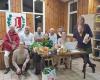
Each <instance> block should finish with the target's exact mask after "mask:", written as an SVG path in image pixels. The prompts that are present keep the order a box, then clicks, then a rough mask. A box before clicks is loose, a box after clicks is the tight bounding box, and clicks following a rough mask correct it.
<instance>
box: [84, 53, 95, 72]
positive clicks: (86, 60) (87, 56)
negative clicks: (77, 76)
mask: <svg viewBox="0 0 100 80" xmlns="http://www.w3.org/2000/svg"><path fill="white" fill-rule="evenodd" d="M83 60H84V65H83V70H82V71H83V72H84V71H85V68H86V64H87V63H88V64H89V66H90V67H91V68H92V72H93V73H95V66H96V65H95V64H93V63H91V61H90V59H89V54H83Z"/></svg>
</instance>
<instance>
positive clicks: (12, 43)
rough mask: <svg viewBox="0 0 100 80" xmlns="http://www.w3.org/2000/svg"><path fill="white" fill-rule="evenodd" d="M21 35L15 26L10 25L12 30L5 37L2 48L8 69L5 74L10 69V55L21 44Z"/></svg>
mask: <svg viewBox="0 0 100 80" xmlns="http://www.w3.org/2000/svg"><path fill="white" fill-rule="evenodd" d="M19 41H20V39H19V36H18V34H17V33H16V32H15V28H14V26H11V27H10V30H9V31H8V33H6V35H5V36H4V38H3V44H2V48H3V50H4V52H5V53H4V63H5V67H6V70H5V72H4V74H7V73H8V72H9V71H10V66H9V55H10V54H11V53H12V52H13V51H14V50H15V49H16V48H17V47H18V46H19Z"/></svg>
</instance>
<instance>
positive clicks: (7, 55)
mask: <svg viewBox="0 0 100 80" xmlns="http://www.w3.org/2000/svg"><path fill="white" fill-rule="evenodd" d="M9 55H10V52H9V51H6V50H5V54H4V63H5V67H6V71H5V72H4V74H7V73H8V72H9V71H10V68H9Z"/></svg>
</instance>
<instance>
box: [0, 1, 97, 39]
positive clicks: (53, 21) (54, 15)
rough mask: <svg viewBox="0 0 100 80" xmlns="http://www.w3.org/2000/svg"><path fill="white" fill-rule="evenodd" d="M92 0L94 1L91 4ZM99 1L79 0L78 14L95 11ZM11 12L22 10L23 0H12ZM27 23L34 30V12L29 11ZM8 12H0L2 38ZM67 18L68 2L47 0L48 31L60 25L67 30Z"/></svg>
mask: <svg viewBox="0 0 100 80" xmlns="http://www.w3.org/2000/svg"><path fill="white" fill-rule="evenodd" d="M90 1H92V3H91V5H90ZM98 4H99V2H97V0H78V16H80V15H82V14H88V13H95V9H96V5H98ZM10 5H11V12H17V13H20V12H21V0H10ZM26 18H27V20H26V21H27V25H28V26H30V27H31V31H34V24H33V20H34V19H33V18H34V16H33V14H32V13H27V14H26ZM5 19H6V12H0V38H2V37H3V36H4V34H5V32H6V22H5ZM67 19H68V3H67V2H65V3H63V2H61V1H60V0H45V26H46V31H48V30H49V29H50V28H51V27H54V28H55V29H56V30H57V28H58V27H60V26H63V27H64V30H65V31H67Z"/></svg>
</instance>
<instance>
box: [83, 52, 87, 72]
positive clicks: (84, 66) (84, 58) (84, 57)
mask: <svg viewBox="0 0 100 80" xmlns="http://www.w3.org/2000/svg"><path fill="white" fill-rule="evenodd" d="M82 58H83V61H84V64H83V70H82V72H85V71H86V65H87V63H88V61H87V54H85V53H84V54H83V55H82Z"/></svg>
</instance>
